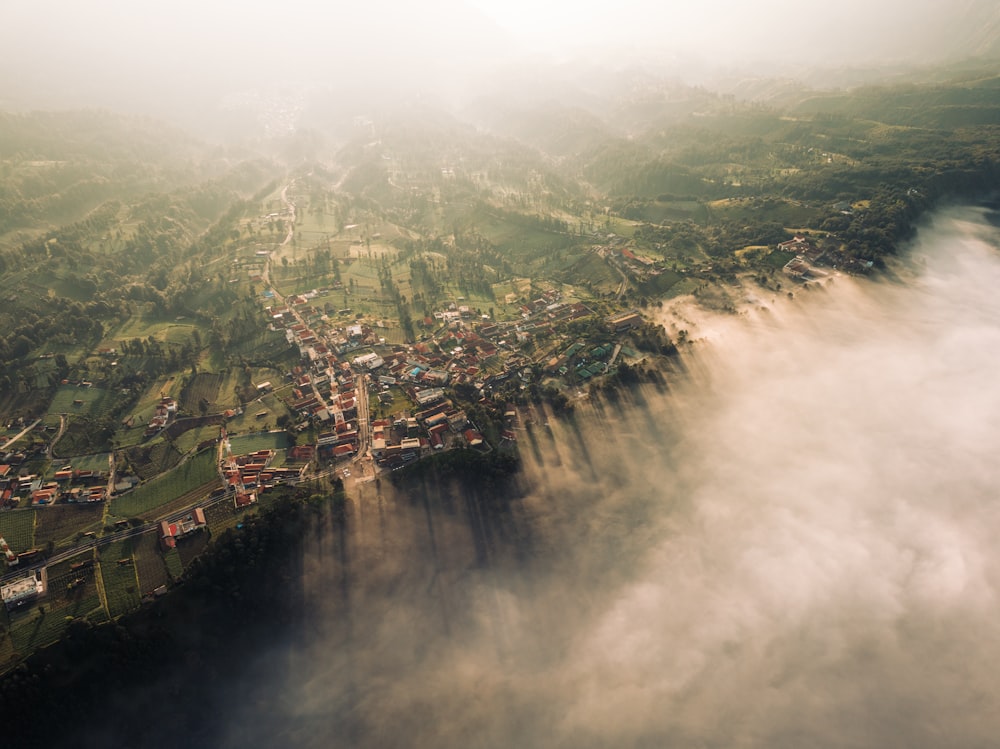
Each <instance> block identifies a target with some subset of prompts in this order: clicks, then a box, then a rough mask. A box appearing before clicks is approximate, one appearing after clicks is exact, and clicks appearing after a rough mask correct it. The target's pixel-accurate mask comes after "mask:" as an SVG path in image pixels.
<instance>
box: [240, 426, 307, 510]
mask: <svg viewBox="0 0 1000 749" xmlns="http://www.w3.org/2000/svg"><path fill="white" fill-rule="evenodd" d="M222 439H223V442H224V443H225V444H228V441H227V438H226V434H225V429H223V434H222ZM295 449H296V448H292V450H295ZM290 452H291V451H290ZM306 452H307V453H308V454H310V455H311V452H310V451H308V450H307V451H306ZM276 454H277V453H276V452H275V451H274V450H257V451H255V452H252V453H248V454H246V455H232V454H230V455H228V456H227V457H226V458H224V459H223V461H222V466H221V468H222V475H223V480H224V482H225V487H224V489H223V491H225V492H231V493H232V496H233V505H234V506H235V507H236V509H242V508H244V507H249V506H250V505H252V504H256V502H257V498H258V496H259V495H260V494H261V493H263V492H265V491H267V490H268V489H273V488H274V487H275V486H277V485H278V484H285V483H295V482H297V481H299V480H300V479H301V478H302V475H303V473H304V472H305V469H306V466H307V465H308V461H301V460H300V462H299V463H298V465H295V466H284V467H276V466H272V465H271V462H272V461H273V460H274V457H275V455H276ZM290 457H291V455H290ZM297 457H298V458H299V459H301V457H303V456H302V455H301V454H298V455H297Z"/></svg>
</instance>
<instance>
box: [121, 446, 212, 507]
mask: <svg viewBox="0 0 1000 749" xmlns="http://www.w3.org/2000/svg"><path fill="white" fill-rule="evenodd" d="M215 462H216V452H215V450H204V451H202V452H200V453H198V454H197V455H196V456H194V457H193V458H191V459H190V460H187V461H185V462H184V463H183V464H181V465H179V466H177V467H176V468H174V469H173V470H171V471H168V472H167V473H164V474H163V475H162V476H158V477H157V478H155V479H153V480H151V481H149V482H148V483H145V484H142V485H141V486H138V487H136V488H135V489H133V490H132V491H131V492H129V493H128V494H123V495H122V496H120V497H115V498H114V499H112V500H111V512H112V514H114V515H116V516H118V517H123V518H127V517H139V516H141V515H145V514H148V513H150V512H152V511H154V510H157V509H158V508H161V507H163V506H164V505H166V504H167V503H170V502H173V501H174V500H176V499H177V498H178V497H181V496H182V495H185V494H187V493H188V492H192V491H198V490H199V489H200V488H201V487H203V486H205V485H206V484H208V483H210V482H212V481H213V480H214V479H215V477H216V471H217V467H216V464H215Z"/></svg>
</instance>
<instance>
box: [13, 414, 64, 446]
mask: <svg viewBox="0 0 1000 749" xmlns="http://www.w3.org/2000/svg"><path fill="white" fill-rule="evenodd" d="M41 421H42V420H41V419H35V420H34V421H33V422H32V423H31V424H29V425H28V426H26V427H25V428H24V429H22V430H21V431H20V432H18V433H17V434H15V435H14V436H13V437H11V438H10V439H9V440H7V441H6V442H4V443H3V447H4V449H5V450H6V449H8V448H9V447H10V446H11V445H13V444H14V443H15V442H17V441H18V440H19V439H21V438H22V437H23V436H24V435H26V434H27V433H28V432H30V431H31V430H32V429H34V428H35V427H36V426H38V425H39V424H40V423H41ZM59 433H60V434H62V432H61V431H60V432H59Z"/></svg>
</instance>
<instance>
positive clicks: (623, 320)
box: [607, 311, 643, 333]
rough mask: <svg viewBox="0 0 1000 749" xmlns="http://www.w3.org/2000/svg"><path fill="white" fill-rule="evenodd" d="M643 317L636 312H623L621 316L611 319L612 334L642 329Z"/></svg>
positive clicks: (609, 319) (609, 322) (609, 323)
mask: <svg viewBox="0 0 1000 749" xmlns="http://www.w3.org/2000/svg"><path fill="white" fill-rule="evenodd" d="M642 322H643V321H642V316H641V315H640V314H639V313H638V312H635V311H632V312H623V313H622V314H620V315H615V316H613V317H609V318H608V320H607V323H608V328H610V330H611V332H612V333H622V332H624V331H626V330H632V329H633V328H639V327H642Z"/></svg>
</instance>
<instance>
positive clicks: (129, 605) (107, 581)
mask: <svg viewBox="0 0 1000 749" xmlns="http://www.w3.org/2000/svg"><path fill="white" fill-rule="evenodd" d="M146 535H152V534H146ZM97 556H98V560H99V562H100V570H101V579H102V580H103V581H104V598H105V600H106V601H107V607H108V616H110V617H111V618H112V619H116V618H117V617H119V616H121V615H122V614H125V613H127V612H129V611H132V610H133V609H137V608H138V607H139V602H140V598H141V596H140V594H139V580H138V578H137V576H136V570H135V560H134V559H133V557H132V539H128V538H127V539H124V540H122V541H116V542H114V543H110V544H105V545H103V546H101V547H100V548H99V549H98V552H97Z"/></svg>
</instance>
